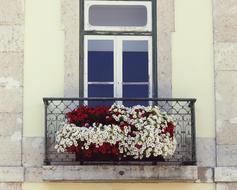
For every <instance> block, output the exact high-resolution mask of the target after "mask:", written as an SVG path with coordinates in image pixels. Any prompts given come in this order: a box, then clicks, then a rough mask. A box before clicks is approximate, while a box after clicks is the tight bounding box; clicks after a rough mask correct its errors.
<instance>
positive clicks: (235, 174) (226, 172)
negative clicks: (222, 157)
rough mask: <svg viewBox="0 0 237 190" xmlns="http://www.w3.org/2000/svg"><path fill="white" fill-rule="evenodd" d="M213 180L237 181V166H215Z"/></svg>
mask: <svg viewBox="0 0 237 190" xmlns="http://www.w3.org/2000/svg"><path fill="white" fill-rule="evenodd" d="M215 182H237V167H217V168H215Z"/></svg>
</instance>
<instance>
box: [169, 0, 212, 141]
mask: <svg viewBox="0 0 237 190" xmlns="http://www.w3.org/2000/svg"><path fill="white" fill-rule="evenodd" d="M175 21H176V22H175V24H176V32H175V33H174V34H173V39H172V41H173V44H172V49H173V50H172V56H173V57H172V58H173V65H172V69H173V96H174V97H195V98H197V104H196V126H197V136H199V137H215V125H214V74H213V73H214V63H213V34H212V0H175Z"/></svg>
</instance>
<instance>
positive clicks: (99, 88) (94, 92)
mask: <svg viewBox="0 0 237 190" xmlns="http://www.w3.org/2000/svg"><path fill="white" fill-rule="evenodd" d="M113 96H114V88H113V85H109V84H105V85H103V84H102V85H101V84H100V85H99V84H89V85H88V97H113ZM112 104H113V101H88V105H89V106H102V105H104V106H105V105H106V106H111V105H112Z"/></svg>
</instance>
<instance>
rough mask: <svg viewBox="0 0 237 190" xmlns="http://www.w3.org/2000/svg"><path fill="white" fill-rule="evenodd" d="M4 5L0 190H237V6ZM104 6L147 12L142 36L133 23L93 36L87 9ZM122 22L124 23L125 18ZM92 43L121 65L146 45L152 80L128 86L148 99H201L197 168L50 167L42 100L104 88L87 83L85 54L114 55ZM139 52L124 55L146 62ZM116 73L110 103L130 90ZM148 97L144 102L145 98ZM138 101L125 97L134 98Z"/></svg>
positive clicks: (228, 2)
mask: <svg viewBox="0 0 237 190" xmlns="http://www.w3.org/2000/svg"><path fill="white" fill-rule="evenodd" d="M0 2H1V6H0V41H1V43H0V57H1V59H0V63H1V64H0V143H1V146H0V152H1V154H0V190H32V189H37V190H38V189H39V190H55V189H57V190H65V189H70V190H74V189H86V190H87V189H88V190H90V189H95V188H97V189H101V190H102V189H103V190H106V189H107V190H115V189H121V190H127V189H129V190H133V189H137V190H139V189H141V190H142V189H151V190H153V189H164V190H165V189H167V190H179V189H190V190H196V189H204V190H214V189H217V190H235V189H237V140H236V138H235V137H236V135H237V130H236V125H237V119H236V114H237V110H236V98H235V95H236V94H237V86H236V84H235V83H236V80H235V76H236V75H237V73H236V65H237V64H236V63H235V58H236V57H237V46H236V40H237V32H236V30H237V29H236V15H237V2H235V1H233V0H225V1H224V0H213V1H212V0H146V1H128V0H127V1H112V0H110V1H92V0H85V1H82V0H61V1H57V0H51V1H48V0H41V1H37V0H11V1H3V0H2V1H0ZM98 2H100V3H102V4H103V3H108V5H109V4H111V3H112V5H114V4H113V3H114V2H115V4H116V3H118V4H119V3H120V4H119V5H130V6H132V5H136V6H138V5H146V8H147V9H146V11H145V12H144V15H146V16H147V18H148V19H147V20H142V17H141V18H139V19H137V20H138V21H139V22H137V23H136V24H137V25H135V26H134V25H133V24H134V23H133V22H132V21H131V23H129V20H127V22H128V23H123V22H122V23H121V25H122V26H114V27H112V29H111V28H109V29H106V27H98V28H96V27H95V26H97V25H98V26H100V25H103V24H101V23H100V20H99V17H96V16H95V18H94V19H95V20H93V19H92V20H90V13H89V8H90V7H87V6H89V5H90V4H91V5H93V3H94V5H96V3H98ZM86 3H88V4H86ZM82 6H83V7H82ZM149 6H150V7H149ZM130 8H131V7H130ZM115 10H118V9H116V8H115ZM115 10H114V11H115ZM97 11H99V10H97ZM103 11H106V10H103ZM103 11H102V12H103ZM141 12H142V11H141ZM141 12H140V13H141ZM123 13H124V14H123V15H124V16H125V17H126V11H125V12H123ZM95 14H96V13H95ZM127 14H128V15H129V13H127ZM140 15H141V14H140ZM92 16H93V15H92ZM102 17H103V16H102ZM82 18H83V19H82ZM103 18H104V19H105V20H106V19H108V18H107V17H106V16H105V17H103ZM111 18H112V16H111ZM89 22H93V23H94V24H92V25H90V23H89ZM107 22H110V21H109V19H108V21H107ZM116 23H118V22H116ZM112 24H115V23H113V22H112ZM123 24H124V25H125V26H126V27H123ZM115 25H116V24H115ZM130 25H132V26H131V27H130V28H129V27H128V26H130ZM139 26H140V27H139ZM93 27H94V28H93ZM116 27H117V29H116ZM90 40H91V41H93V40H94V41H97V42H98V40H102V41H103V40H110V41H113V43H116V44H117V46H116V47H117V48H114V55H118V60H119V59H120V58H119V55H121V54H122V53H121V52H122V49H123V48H122V45H121V44H122V41H127V42H131V41H132V42H134V41H135V42H141V41H143V42H144V41H145V42H146V44H147V45H144V43H141V44H143V45H141V46H142V47H141V49H142V50H143V51H144V48H145V49H146V51H147V52H148V53H147V54H148V56H150V58H149V60H152V61H151V63H150V64H151V66H152V69H151V71H150V72H149V76H150V78H149V79H147V81H142V83H141V82H140V83H141V84H140V83H139V81H135V82H133V83H132V84H128V83H129V82H128V83H127V85H134V86H135V85H137V86H139V85H140V86H142V85H147V86H148V87H147V88H148V89H149V90H147V93H145V94H144V95H143V96H145V97H157V96H158V97H159V98H196V99H197V101H196V105H195V115H196V120H195V121H196V122H195V124H196V125H195V126H196V138H195V141H196V157H197V162H196V164H194V165H190V164H188V165H178V164H177V165H172V166H169V165H168V166H167V165H165V166H160V165H155V166H115V165H107V166H101V165H98V166H86V165H83V166H64V165H57V166H55V165H53V166H47V165H46V163H45V162H44V161H45V141H46V138H45V115H44V103H43V97H79V96H80V97H82V96H88V95H89V94H90V90H87V91H85V89H87V88H88V89H89V88H90V86H89V85H100V83H99V82H98V81H95V80H94V81H86V82H85V77H84V76H85V75H86V74H85V72H84V69H83V67H84V63H86V61H85V59H86V58H85V57H86V56H85V55H87V54H85V52H86V51H90V48H91V49H93V50H94V51H97V50H98V49H97V48H101V47H103V48H104V49H107V48H109V46H107V45H106V44H102V45H101V44H100V45H98V46H95V47H94V46H90V47H89V45H88V47H87V45H86V44H89V41H90ZM87 42H88V43H87ZM119 44H120V47H119ZM135 46H136V48H135V50H134V49H133V46H132V45H131V44H130V45H128V46H127V47H125V49H126V48H127V49H129V48H132V49H133V51H135V52H140V51H139V48H138V47H139V44H138V43H136V45H135ZM115 49H116V51H115ZM91 51H92V50H91ZM150 52H151V53H150ZM137 56H138V55H137V54H136V57H137ZM87 59H88V57H87ZM136 61H138V60H136ZM116 65H119V63H117V64H116ZM149 68H150V67H149ZM98 69H100V68H98ZM118 70H119V72H115V73H117V74H115V73H114V75H116V79H118V81H109V82H111V83H116V84H118V85H117V86H116V89H117V90H114V91H113V95H114V96H117V97H121V96H123V93H125V92H126V90H125V88H123V89H124V90H123V93H122V91H121V88H122V87H121V86H119V85H121V80H119V79H121V76H120V74H121V73H122V71H121V70H122V69H121V68H119V67H118V68H117V69H116V70H115V71H118ZM136 71H137V72H139V69H138V68H137V70H136ZM88 72H89V71H88ZM147 72H148V71H147ZM87 74H88V73H87ZM139 76H140V75H139ZM151 76H152V77H151ZM113 78H115V77H113ZM151 79H152V80H151ZM150 80H151V81H152V82H150ZM103 82H104V81H103ZM107 82H108V81H107ZM109 82H108V84H110V83H109ZM100 89H101V87H100ZM141 89H142V90H141ZM141 89H140V92H141V93H142V92H144V91H146V90H144V89H143V88H141ZM151 89H152V90H151ZM138 91H139V90H138ZM93 92H94V94H96V95H97V94H98V93H100V91H96V90H94V91H93ZM105 92H106V93H107V90H105ZM133 92H134V91H132V92H127V93H128V95H131V96H135V95H136V94H132V93H133ZM148 92H149V93H148ZM46 117H47V116H46Z"/></svg>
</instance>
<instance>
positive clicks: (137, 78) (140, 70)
mask: <svg viewBox="0 0 237 190" xmlns="http://www.w3.org/2000/svg"><path fill="white" fill-rule="evenodd" d="M123 82H148V42H147V41H124V42H123Z"/></svg>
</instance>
